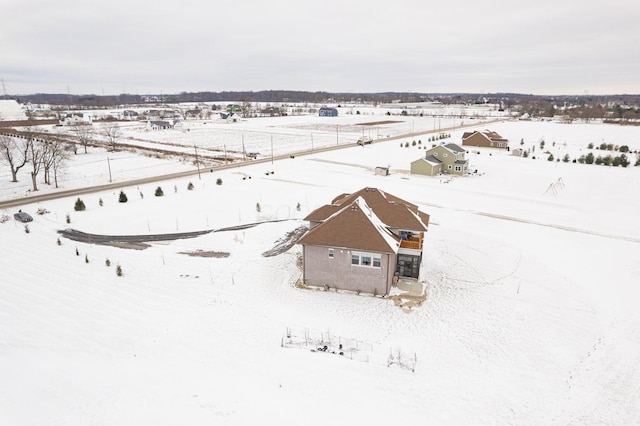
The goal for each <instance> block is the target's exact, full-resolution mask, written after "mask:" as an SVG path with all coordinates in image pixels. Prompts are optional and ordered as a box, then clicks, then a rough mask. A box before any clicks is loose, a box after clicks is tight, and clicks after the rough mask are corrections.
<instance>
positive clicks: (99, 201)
mask: <svg viewBox="0 0 640 426" xmlns="http://www.w3.org/2000/svg"><path fill="white" fill-rule="evenodd" d="M103 204H104V202H103V201H102V198H100V199H99V200H98V205H99V206H100V207H102V205H103Z"/></svg>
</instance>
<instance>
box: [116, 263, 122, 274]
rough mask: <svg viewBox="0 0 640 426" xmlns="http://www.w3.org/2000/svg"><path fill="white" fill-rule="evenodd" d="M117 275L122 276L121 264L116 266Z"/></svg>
mask: <svg viewBox="0 0 640 426" xmlns="http://www.w3.org/2000/svg"><path fill="white" fill-rule="evenodd" d="M116 275H117V276H119V277H121V276H122V267H121V266H120V265H117V266H116Z"/></svg>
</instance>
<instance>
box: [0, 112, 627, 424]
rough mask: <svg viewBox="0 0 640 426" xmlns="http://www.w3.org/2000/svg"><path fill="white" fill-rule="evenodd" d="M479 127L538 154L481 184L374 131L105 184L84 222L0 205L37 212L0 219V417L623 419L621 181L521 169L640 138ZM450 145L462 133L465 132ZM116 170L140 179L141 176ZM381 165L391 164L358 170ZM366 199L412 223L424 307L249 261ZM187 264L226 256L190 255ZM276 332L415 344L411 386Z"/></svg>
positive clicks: (588, 127)
mask: <svg viewBox="0 0 640 426" xmlns="http://www.w3.org/2000/svg"><path fill="white" fill-rule="evenodd" d="M485 127H486V126H484V125H483V126H481V127H479V129H484V128H485ZM489 128H490V129H491V130H495V131H497V132H499V133H501V134H502V135H503V136H505V137H508V138H509V139H510V141H511V146H512V148H513V147H519V146H520V140H524V144H523V147H525V148H527V147H530V146H531V145H536V151H535V154H536V156H537V158H536V159H535V160H534V159H531V158H516V157H513V156H510V155H509V153H508V152H504V151H493V150H488V149H481V150H473V152H471V153H470V154H469V157H470V159H471V168H472V170H474V169H477V170H478V173H477V174H475V175H471V176H466V177H461V178H453V179H446V178H443V177H422V176H414V175H410V174H408V169H409V163H410V162H411V161H413V160H415V159H417V158H419V157H420V156H422V155H423V154H424V150H422V149H419V147H420V145H416V146H410V147H408V148H405V147H400V144H401V141H389V142H384V143H376V144H373V145H367V146H366V147H364V148H363V147H354V148H347V149H343V150H338V151H332V152H326V153H317V154H313V155H309V156H296V157H295V158H294V159H287V160H282V161H275V162H274V163H273V164H271V163H270V162H268V163H262V164H253V165H249V166H246V167H241V168H240V167H239V168H235V169H230V170H225V171H214V172H212V173H203V174H202V179H198V177H197V176H194V177H192V178H189V179H180V180H174V181H167V182H161V183H158V184H153V185H146V186H140V187H139V188H138V187H133V188H126V187H125V188H123V190H124V191H125V192H126V193H127V195H128V198H129V201H128V202H127V203H119V202H118V192H119V191H109V192H101V193H95V194H90V195H85V196H82V199H83V201H84V202H85V204H86V206H87V210H86V211H84V212H75V211H74V210H73V205H74V201H75V198H66V199H64V198H63V199H59V200H55V201H49V202H46V203H45V202H43V203H41V204H30V205H23V206H20V207H16V208H12V209H10V210H6V211H4V212H0V213H5V214H7V215H9V216H11V215H12V214H13V212H14V211H17V209H18V208H21V209H22V210H23V211H26V212H28V213H31V214H32V215H33V216H34V221H33V222H32V223H30V224H29V231H30V232H28V233H27V232H25V227H24V225H23V224H19V223H16V222H15V221H13V219H11V220H9V221H7V222H5V223H0V235H2V246H1V247H0V259H1V260H0V262H1V271H2V273H1V278H0V377H2V379H3V380H2V384H0V424H11V425H27V424H46V425H69V424H82V425H85V424H96V425H98V424H104V425H113V424H131V425H142V424H144V425H165V424H166V425H174V424H189V425H200V424H202V425H204V424H225V425H227V424H229V425H244V424H255V423H258V422H260V423H268V424H299V423H305V424H318V425H320V424H327V423H334V424H336V423H337V424H347V423H353V424H387V423H391V422H393V423H406V422H407V421H413V422H420V423H430V424H518V425H539V424H562V425H565V424H572V425H573V424H575V425H582V424H638V423H640V402H639V401H640V313H639V311H638V310H637V308H636V306H635V305H636V303H637V300H638V297H639V296H640V290H639V289H638V286H637V282H638V279H639V277H640V257H639V256H638V253H639V250H638V247H639V244H640V225H639V224H638V221H637V218H638V215H639V214H640V202H639V201H638V200H637V195H636V192H637V188H638V187H639V185H640V167H632V166H630V167H628V168H621V167H615V168H614V167H605V166H596V165H581V164H573V163H563V162H549V161H547V160H546V155H545V156H543V158H540V157H539V156H538V154H539V141H540V139H544V140H545V142H546V145H545V149H544V151H546V150H549V151H550V152H553V153H554V156H556V157H558V156H560V158H561V157H562V156H563V155H564V154H565V153H569V154H570V155H571V157H572V158H574V157H577V156H579V155H581V153H586V152H587V151H588V150H587V148H586V147H587V144H588V143H589V142H593V143H595V144H596V145H597V144H599V143H601V142H603V141H604V142H607V143H609V142H610V143H613V144H616V145H625V144H626V145H629V146H630V147H631V149H632V150H636V149H640V142H638V141H640V138H639V137H638V136H640V129H638V128H631V127H616V126H607V125H602V124H571V125H562V124H556V123H546V122H545V123H542V122H506V123H500V124H495V125H491V126H489ZM450 133H451V135H452V136H451V140H452V141H455V142H457V141H459V140H460V136H461V133H462V130H459V131H451V132H450ZM416 139H417V138H416ZM426 139H427V137H425V136H423V137H421V140H422V142H423V143H422V146H424V145H428V144H427V143H426ZM408 140H409V141H411V139H408ZM402 142H404V141H402ZM553 142H555V146H554V144H553ZM565 144H566V145H565ZM476 151H477V152H479V153H476ZM594 152H597V151H594ZM96 155H98V154H96ZM123 155H124V154H123ZM78 157H79V160H78V161H80V160H82V159H83V158H88V157H86V156H84V155H79V156H78ZM631 158H632V160H633V161H635V157H634V156H633V155H632V156H631ZM96 161H98V160H96ZM122 161H123V162H124V161H125V160H122ZM135 161H138V163H137V164H139V165H140V168H139V170H137V172H136V173H138V174H140V173H141V174H143V175H144V174H153V173H155V172H156V171H157V170H156V169H155V168H151V166H150V167H149V168H148V169H145V168H144V167H143V166H142V164H146V163H145V162H147V161H151V160H150V159H144V160H141V159H136V160H135ZM162 161H168V160H162ZM114 163H116V162H114ZM92 164H93V163H90V162H89V161H87V163H86V164H85V165H82V164H80V163H75V162H74V163H73V166H72V167H69V169H68V171H67V181H65V182H72V181H74V179H78V180H81V179H82V178H81V177H80V176H83V175H84V176H90V175H91V174H92V173H93V172H92V171H93V170H94V168H99V167H101V168H102V167H103V166H104V164H102V163H101V162H96V163H95V164H93V165H92ZM149 164H150V163H149ZM156 164H158V163H156ZM376 166H390V167H391V171H392V174H391V175H390V176H376V175H375V174H374V168H375V167H376ZM105 167H106V166H105ZM147 170H148V172H149V173H147ZM169 171H173V170H169ZM267 172H274V173H273V174H271V173H269V174H267ZM103 173H104V172H103ZM132 174H135V173H133V172H132ZM249 177H250V178H249ZM218 178H220V179H222V185H217V184H216V180H217V179H218ZM85 182H93V180H92V178H90V177H85ZM189 182H192V183H193V184H194V186H195V188H194V189H193V190H191V191H189V190H187V185H188V183H189ZM552 184H553V185H554V186H553V187H552V189H553V190H549V189H550V187H551V185H552ZM7 185H9V184H8V183H3V184H2V188H3V191H4V192H3V194H7V193H8V192H7V190H6V189H4V188H6V186H7ZM68 186H75V184H74V185H71V184H68ZM157 186H161V187H162V188H163V190H164V194H165V195H164V196H163V197H155V196H154V195H153V193H154V191H155V189H156V187H157ZM364 186H373V187H378V188H381V189H383V190H385V191H387V192H390V193H392V194H394V195H397V196H399V197H401V198H404V199H406V200H408V201H411V202H414V203H416V204H418V205H419V206H420V207H421V209H422V210H423V211H425V212H427V213H429V214H430V215H431V225H430V230H429V232H428V234H427V237H426V248H425V253H424V259H423V265H422V272H421V278H422V279H423V280H424V281H425V282H426V283H427V286H428V298H427V300H426V302H425V303H424V304H423V305H422V306H421V307H419V308H417V309H415V310H413V311H412V312H410V313H406V312H404V311H402V310H401V309H399V308H398V307H396V306H394V304H393V303H392V302H391V301H390V300H388V299H384V298H374V297H369V296H357V295H353V294H346V293H335V292H325V291H319V290H304V289H299V288H297V287H295V286H294V283H295V281H296V280H297V279H298V278H299V277H300V270H299V269H298V267H297V266H296V260H297V256H298V254H299V253H300V252H301V250H300V248H299V247H297V246H294V247H293V248H292V249H291V250H289V251H288V252H286V253H284V254H281V255H278V256H275V257H263V256H262V255H261V253H263V252H265V251H266V250H269V249H270V248H272V247H274V246H275V245H276V244H277V241H278V240H279V239H280V238H282V237H283V236H284V235H285V234H286V233H287V232H289V231H291V230H293V229H295V228H296V227H298V226H300V225H301V224H304V222H303V221H302V218H303V217H304V216H305V215H306V214H307V213H308V212H310V211H311V210H313V209H314V208H316V207H318V206H320V205H323V204H326V203H328V202H330V200H331V199H332V198H333V197H335V196H336V195H338V194H341V193H343V192H353V191H356V190H358V189H360V188H362V187H364ZM140 193H142V194H143V195H144V197H141V196H140ZM5 198H7V197H5ZM100 200H102V204H103V205H102V206H100V204H99V201H100ZM258 203H259V204H260V212H258V211H257V209H256V205H257V204H258ZM298 205H299V209H298ZM37 208H46V209H47V210H48V211H49V213H47V214H44V215H36V214H35V211H36V209H37ZM67 214H68V215H69V217H70V221H71V223H66V216H67ZM275 219H280V220H281V221H277V222H269V221H273V220H275ZM255 222H265V223H263V224H260V225H257V226H255V227H251V228H247V229H243V230H236V231H228V232H214V233H210V234H206V235H204V236H200V237H198V238H194V239H183V240H176V241H172V242H166V243H152V245H151V247H150V248H147V249H145V250H130V249H120V248H116V247H110V246H101V245H95V244H82V243H76V242H73V241H70V240H67V239H65V238H61V237H59V235H58V234H57V231H58V230H61V229H64V228H68V227H72V228H75V229H78V230H81V231H85V232H91V233H99V234H119V235H126V234H147V233H152V234H153V233H161V232H182V231H193V230H204V229H219V228H223V227H227V226H233V225H238V224H249V223H255ZM58 239H60V243H61V244H60V245H59V244H58V243H57V241H58ZM76 250H77V253H78V254H77V255H76ZM198 250H202V251H216V252H226V253H229V256H228V257H225V258H215V257H198V256H188V255H187V254H185V253H192V252H197V251H198ZM106 259H109V261H110V263H111V266H106V264H105V263H106ZM116 265H120V266H121V268H122V271H123V276H121V277H120V276H117V275H116V273H115V269H116ZM287 329H295V330H309V332H310V333H316V334H317V333H323V332H324V333H328V334H331V335H332V336H340V338H341V339H345V340H348V339H352V340H357V341H358V342H362V345H363V346H364V347H368V348H369V350H370V352H371V353H372V354H375V355H376V356H377V355H380V354H386V353H391V352H393V353H397V351H398V350H400V351H401V353H404V354H412V355H413V354H415V359H417V364H416V368H415V372H412V371H410V370H406V369H401V368H395V367H394V365H391V366H387V365H383V363H379V362H373V360H374V359H376V357H375V356H372V357H371V360H372V362H369V363H367V362H362V361H361V360H360V359H359V360H355V359H353V360H352V359H350V358H349V357H346V356H339V355H334V354H332V353H324V352H317V351H316V352H312V351H310V350H309V349H308V348H294V347H284V348H283V347H281V343H282V342H283V337H284V335H285V333H286V331H287Z"/></svg>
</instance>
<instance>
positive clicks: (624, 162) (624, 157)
mask: <svg viewBox="0 0 640 426" xmlns="http://www.w3.org/2000/svg"><path fill="white" fill-rule="evenodd" d="M620 165H621V166H622V167H627V166H628V165H629V159H628V158H627V155H626V154H622V155H620Z"/></svg>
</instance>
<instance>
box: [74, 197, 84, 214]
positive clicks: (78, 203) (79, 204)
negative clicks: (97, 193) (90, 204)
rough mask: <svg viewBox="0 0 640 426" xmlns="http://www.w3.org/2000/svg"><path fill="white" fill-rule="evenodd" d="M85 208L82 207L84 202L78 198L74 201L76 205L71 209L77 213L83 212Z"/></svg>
mask: <svg viewBox="0 0 640 426" xmlns="http://www.w3.org/2000/svg"><path fill="white" fill-rule="evenodd" d="M86 208H87V207H86V206H85V205H84V201H82V200H81V199H80V198H78V199H77V200H76V204H75V205H74V206H73V209H74V210H75V211H77V212H82V211H85V210H86Z"/></svg>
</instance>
